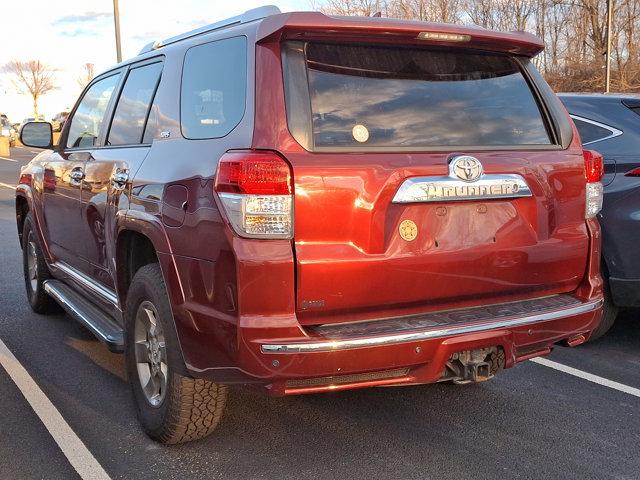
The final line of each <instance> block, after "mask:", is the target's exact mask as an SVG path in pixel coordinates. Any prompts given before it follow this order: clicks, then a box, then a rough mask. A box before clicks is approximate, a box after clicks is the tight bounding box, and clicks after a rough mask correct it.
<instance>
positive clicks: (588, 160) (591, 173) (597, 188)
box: [582, 150, 604, 218]
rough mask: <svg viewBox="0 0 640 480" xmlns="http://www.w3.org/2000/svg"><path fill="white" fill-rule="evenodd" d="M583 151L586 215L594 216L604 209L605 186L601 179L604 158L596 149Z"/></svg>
mask: <svg viewBox="0 0 640 480" xmlns="http://www.w3.org/2000/svg"><path fill="white" fill-rule="evenodd" d="M582 153H583V157H584V167H585V174H586V178H587V188H586V196H587V198H586V200H587V203H586V208H585V216H586V217H587V218H593V217H595V216H596V215H597V214H598V213H599V212H600V210H602V198H603V188H602V183H601V182H600V180H602V177H603V176H604V158H603V157H602V155H601V154H599V153H598V152H596V151H595V150H583V152H582Z"/></svg>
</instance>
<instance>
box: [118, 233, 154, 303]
mask: <svg viewBox="0 0 640 480" xmlns="http://www.w3.org/2000/svg"><path fill="white" fill-rule="evenodd" d="M158 261H159V259H158V253H157V250H156V248H155V246H154V245H153V242H152V241H151V240H150V239H149V237H147V236H146V235H144V234H142V233H140V232H136V231H134V230H124V231H122V232H120V233H119V235H118V238H117V240H116V265H117V269H116V274H117V290H118V297H119V298H120V301H121V302H122V305H123V306H124V305H125V304H126V302H127V293H128V291H129V287H130V286H131V282H132V280H133V277H134V276H135V274H136V272H137V271H138V270H139V269H140V268H142V267H144V266H145V265H149V264H150V263H156V262H158Z"/></svg>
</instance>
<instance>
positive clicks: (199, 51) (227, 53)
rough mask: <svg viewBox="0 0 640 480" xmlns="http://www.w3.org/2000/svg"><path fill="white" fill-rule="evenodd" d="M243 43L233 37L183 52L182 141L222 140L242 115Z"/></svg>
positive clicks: (245, 45) (243, 99)
mask: <svg viewBox="0 0 640 480" xmlns="http://www.w3.org/2000/svg"><path fill="white" fill-rule="evenodd" d="M246 90H247V40H246V38H245V37H234V38H228V39H226V40H219V41H216V42H211V43H206V44H204V45H198V46H196V47H192V48H190V49H189V50H187V53H186V55H185V58H184V67H183V70H182V92H181V97H180V121H181V128H182V134H183V135H184V136H185V137H186V138H194V139H197V138H217V137H224V136H225V135H227V134H228V133H229V132H230V131H231V130H233V129H234V128H235V127H236V125H238V123H240V120H242V116H243V115H244V108H245V96H246Z"/></svg>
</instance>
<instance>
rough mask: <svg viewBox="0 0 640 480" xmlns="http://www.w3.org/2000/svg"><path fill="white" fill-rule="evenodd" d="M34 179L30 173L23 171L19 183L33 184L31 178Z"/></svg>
mask: <svg viewBox="0 0 640 480" xmlns="http://www.w3.org/2000/svg"><path fill="white" fill-rule="evenodd" d="M32 179H33V177H32V176H31V174H30V173H21V174H20V180H18V183H19V184H20V185H31V180H32Z"/></svg>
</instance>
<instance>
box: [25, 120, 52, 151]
mask: <svg viewBox="0 0 640 480" xmlns="http://www.w3.org/2000/svg"><path fill="white" fill-rule="evenodd" d="M20 142H22V144H23V145H25V146H27V147H35V148H52V147H53V129H52V128H51V124H50V123H49V122H28V123H25V124H24V126H23V127H22V131H21V132H20Z"/></svg>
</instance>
